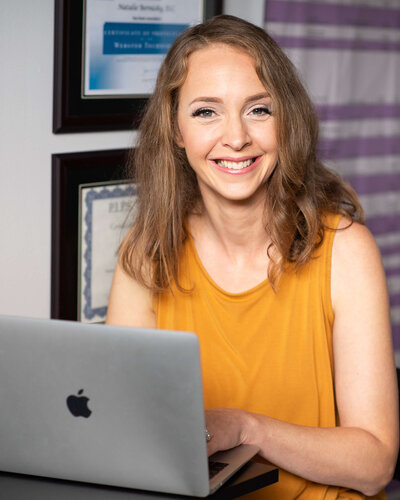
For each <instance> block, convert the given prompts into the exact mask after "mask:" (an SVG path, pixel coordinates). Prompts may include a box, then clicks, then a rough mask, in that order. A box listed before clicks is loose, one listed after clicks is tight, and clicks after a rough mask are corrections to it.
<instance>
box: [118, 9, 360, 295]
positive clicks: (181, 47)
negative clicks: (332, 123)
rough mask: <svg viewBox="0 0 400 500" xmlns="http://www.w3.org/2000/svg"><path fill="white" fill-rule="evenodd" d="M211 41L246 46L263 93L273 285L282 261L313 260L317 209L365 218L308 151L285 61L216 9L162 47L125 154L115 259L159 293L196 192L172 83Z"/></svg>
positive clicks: (300, 101)
mask: <svg viewBox="0 0 400 500" xmlns="http://www.w3.org/2000/svg"><path fill="white" fill-rule="evenodd" d="M215 43H218V44H220V43H223V44H227V45H230V46H232V47H236V48H238V49H240V50H243V51H245V52H246V53H248V54H249V55H250V56H251V57H252V58H253V59H254V61H255V65H256V71H257V74H258V77H259V78H260V80H261V82H262V83H263V84H264V86H265V88H266V89H268V92H269V93H270V95H271V98H272V103H273V115H274V116H275V120H276V124H277V139H278V164H277V167H276V168H275V170H274V172H273V174H272V175H271V176H270V178H269V179H268V181H267V183H266V185H265V214H266V219H265V220H266V223H265V229H266V231H267V232H268V234H269V236H270V238H271V242H272V243H271V245H270V247H269V251H271V250H273V251H272V252H270V254H271V255H272V256H273V258H271V260H270V264H269V269H268V277H269V280H270V282H271V284H272V285H274V284H276V281H277V279H278V278H279V276H280V275H281V274H282V272H284V270H285V266H286V264H287V263H294V264H295V265H296V266H301V265H303V264H305V263H306V262H308V261H309V260H310V259H311V258H312V255H313V252H314V250H315V248H316V247H318V246H319V245H320V244H321V243H322V240H323V235H324V231H325V229H326V228H325V226H324V222H323V219H324V217H323V215H324V213H328V212H330V213H341V214H343V215H347V216H348V217H349V218H350V219H351V221H353V220H357V221H359V222H364V214H363V210H362V208H361V206H360V204H359V202H358V200H357V196H356V194H355V192H354V191H353V189H352V188H351V187H350V186H349V185H347V184H346V183H345V182H344V181H343V180H342V179H340V177H339V176H337V175H336V174H334V173H333V172H331V171H330V170H328V169H327V168H325V167H324V166H323V165H322V164H321V162H320V161H319V160H318V158H317V142H318V119H317V117H316V113H315V110H314V107H313V105H312V103H311V101H310V98H309V97H308V95H307V92H306V91H305V89H304V87H303V85H302V84H301V82H300V79H299V78H298V76H297V73H296V70H295V68H294V66H293V65H292V63H291V62H290V60H289V59H288V58H287V57H286V55H285V54H284V53H283V51H282V50H281V49H280V48H279V46H278V45H277V44H276V43H275V42H274V40H273V39H272V38H271V37H270V36H269V35H268V34H267V33H266V32H265V31H264V30H262V29H261V28H258V27H256V26H254V25H252V24H250V23H248V22H246V21H244V20H242V19H239V18H236V17H233V16H227V15H222V16H217V17H214V18H213V19H211V20H209V21H207V22H205V23H203V24H199V25H197V26H194V27H192V28H190V29H188V30H187V31H185V32H184V33H183V34H182V35H181V36H180V37H179V38H178V39H177V40H176V41H175V43H174V44H173V46H172V47H171V49H170V51H169V52H168V54H167V56H166V58H165V60H164V62H163V64H162V66H161V69H160V71H159V74H158V78H157V82H156V86H155V90H154V93H153V95H152V97H151V98H150V100H149V102H148V106H147V109H146V112H145V114H144V117H143V120H142V122H141V127H140V136H139V141H138V144H137V147H136V149H135V150H134V151H133V153H132V155H131V158H130V160H129V165H130V167H131V168H132V175H134V178H135V180H136V182H137V184H138V187H139V198H138V205H137V215H136V217H135V221H134V224H133V226H132V228H131V230H130V232H129V233H128V235H127V237H126V238H125V240H124V243H123V244H122V246H121V249H120V261H121V263H122V266H123V269H124V270H125V272H127V273H128V274H129V275H130V276H132V277H133V278H134V279H136V280H137V281H138V282H140V283H141V284H143V285H145V286H146V287H149V288H150V289H151V290H153V291H154V292H159V291H162V290H167V289H168V288H169V286H170V284H171V282H172V280H174V281H175V283H176V284H177V286H178V287H179V288H181V286H180V283H179V280H178V271H179V258H180V253H181V249H182V246H183V243H184V242H185V239H186V238H187V236H188V235H187V230H186V227H185V219H186V218H187V216H188V215H189V213H191V212H192V211H193V210H194V209H195V207H196V206H198V204H199V201H201V196H200V192H199V188H198V184H197V179H196V176H195V174H194V171H193V170H192V168H191V167H190V165H189V163H188V160H187V158H186V154H185V151H184V150H183V149H181V148H179V147H178V146H177V144H176V142H175V137H176V131H177V130H176V127H177V108H178V100H179V90H180V88H181V87H182V85H183V83H184V81H185V78H186V74H187V70H188V60H189V56H190V55H191V54H192V53H193V52H195V51H196V50H200V49H203V48H205V47H208V46H209V45H211V44H215ZM133 172H134V174H133ZM181 289H182V288H181Z"/></svg>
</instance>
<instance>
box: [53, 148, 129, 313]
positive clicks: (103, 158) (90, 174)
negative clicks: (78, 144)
mask: <svg viewBox="0 0 400 500" xmlns="http://www.w3.org/2000/svg"><path fill="white" fill-rule="evenodd" d="M128 151H129V150H127V149H116V150H105V151H89V152H80V153H62V154H54V155H52V221H51V225H52V229H51V240H52V241H51V311H50V317H51V318H53V319H66V320H78V319H81V320H82V321H90V322H92V321H93V322H95V321H96V322H97V321H99V322H100V321H102V319H104V316H105V310H104V307H105V306H106V305H107V304H106V301H105V300H104V299H103V302H101V299H100V297H101V294H102V293H103V296H104V293H107V292H104V291H103V292H101V290H105V289H106V288H107V286H109V285H107V283H106V281H107V279H106V278H105V276H107V274H108V280H110V275H111V267H112V266H113V259H115V257H116V256H115V251H116V247H117V246H118V242H117V241H116V240H115V238H117V236H118V237H122V236H123V231H124V230H126V226H125V228H122V227H121V228H118V227H116V226H115V227H114V229H115V230H114V231H112V230H110V231H109V230H107V228H106V229H104V228H103V227H102V225H101V224H102V221H101V220H100V219H99V217H100V216H101V210H104V206H103V207H102V206H101V205H102V203H101V200H103V204H104V203H105V204H106V205H107V204H108V203H111V202H115V203H116V204H117V205H114V208H111V209H110V214H109V216H108V218H107V220H106V219H105V221H104V222H105V223H109V224H111V223H112V224H122V225H126V224H128V220H126V217H122V216H123V214H126V209H127V203H128V201H127V197H128V196H130V195H132V202H133V201H134V197H135V186H134V185H132V184H131V183H133V180H132V179H128V178H127V177H126V173H125V164H126V160H127V155H128ZM106 198H107V200H106ZM85 204H86V207H84V210H85V211H86V212H84V213H83V214H82V210H80V206H81V207H83V206H84V205H85ZM122 208H123V211H122ZM118 210H119V211H120V212H119V214H118ZM99 214H100V215H99ZM120 216H121V217H120ZM82 217H85V218H84V219H82ZM122 219H123V220H122ZM121 221H122V222H121ZM108 238H110V243H109V244H108V242H107V241H106V239H108ZM99 239H100V243H98V242H99ZM98 244H99V245H101V246H102V248H100V247H97V245H98ZM108 246H109V247H110V248H107V250H105V248H106V247H108ZM88 248H89V250H90V252H91V256H89V255H88V254H87V253H86V254H85V252H86V251H87V250H88ZM95 267H96V269H95ZM98 269H99V274H98V276H97V272H98ZM106 270H107V271H108V273H107V272H106ZM81 272H82V273H85V274H84V276H83V278H82V277H81ZM94 273H96V276H94ZM85 307H86V309H85ZM100 313H101V314H100Z"/></svg>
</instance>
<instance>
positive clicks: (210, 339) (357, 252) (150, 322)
mask: <svg viewBox="0 0 400 500" xmlns="http://www.w3.org/2000/svg"><path fill="white" fill-rule="evenodd" d="M317 136H318V125H317V120H316V117H315V113H314V111H313V108H312V105H311V103H310V100H309V98H308V96H307V94H306V92H305V90H304V89H303V87H302V85H301V83H300V82H299V80H298V78H297V76H296V74H295V71H294V69H293V67H292V65H291V63H290V62H289V60H288V59H287V58H286V56H285V55H284V54H283V52H282V51H281V50H280V49H279V47H277V45H276V44H275V43H274V41H273V40H272V39H271V38H270V37H269V36H268V35H267V34H266V33H265V32H264V31H263V30H261V29H259V28H257V27H255V26H253V25H251V24H249V23H247V22H245V21H243V20H240V19H237V18H234V17H230V16H219V17H217V18H214V19H212V20H211V21H208V22H206V23H205V24H202V25H199V26H196V27H194V28H191V29H189V30H188V31H186V32H185V33H184V34H182V35H181V37H180V38H179V39H178V40H177V41H176V42H175V44H174V45H173V47H172V48H171V50H170V52H169V53H168V55H167V57H166V59H165V61H164V63H163V65H162V67H161V70H160V73H159V76H158V80H157V85H156V88H155V91H154V95H153V96H152V98H151V99H150V102H149V105H148V108H147V111H146V114H145V116H144V119H143V122H142V128H141V136H140V139H139V144H138V146H137V149H136V154H135V157H134V159H133V160H132V164H133V163H134V164H135V166H136V179H137V182H138V183H139V186H140V198H139V204H138V215H137V217H136V221H135V224H134V226H133V227H132V229H131V231H130V233H129V234H128V236H127V237H126V239H125V241H124V243H123V245H122V247H121V253H120V258H119V262H118V265H117V268H116V271H115V275H114V280H113V285H112V290H111V294H110V302H109V310H108V318H107V321H108V323H113V324H120V325H131V326H141V327H157V328H168V329H181V330H188V331H194V332H195V333H196V334H197V335H198V336H199V339H200V346H201V356H202V369H203V378H204V397H205V407H206V422H207V429H208V430H209V433H210V435H211V440H210V441H209V443H208V451H209V453H210V454H212V453H214V452H215V451H217V450H221V449H228V448H231V447H233V446H236V445H239V444H240V443H253V444H256V445H258V447H259V448H260V457H262V458H264V459H267V460H269V461H271V462H273V463H275V464H276V465H278V466H279V467H280V468H281V472H280V480H279V483H278V484H277V485H274V486H271V487H268V488H266V489H265V490H262V491H261V492H259V495H261V496H262V498H273V499H280V498H282V499H289V498H290V499H291V498H329V499H334V498H353V499H356V498H357V499H359V498H364V496H365V495H367V496H375V498H384V493H383V492H382V491H381V490H382V489H383V488H384V486H385V485H386V484H387V483H388V482H389V481H390V479H391V476H392V474H393V468H394V464H395V460H396V455H397V451H398V435H397V423H398V420H397V419H398V415H397V399H396V395H397V390H396V387H397V386H396V379H395V369H394V362H393V352H392V343H391V333H390V320H389V306H388V296H387V290H386V284H385V277H384V271H383V269H382V264H381V260H380V256H379V252H378V250H377V247H376V245H375V243H374V241H373V239H372V237H371V235H370V233H369V232H368V230H367V229H366V228H365V226H364V225H363V224H362V223H363V213H362V209H361V207H360V205H359V203H358V201H357V198H356V196H355V194H354V192H353V191H352V190H351V188H350V187H348V186H347V185H345V184H344V183H343V182H342V181H341V180H340V179H339V178H338V177H336V176H335V175H334V174H332V173H330V172H329V171H328V170H326V169H325V168H324V167H323V166H322V165H321V164H320V163H319V161H318V160H317V157H316V144H317ZM353 490H354V491H353ZM379 492H381V493H379Z"/></svg>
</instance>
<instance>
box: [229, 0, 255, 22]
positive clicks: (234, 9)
mask: <svg viewBox="0 0 400 500" xmlns="http://www.w3.org/2000/svg"><path fill="white" fill-rule="evenodd" d="M224 13H225V14H230V15H232V16H237V17H241V18H242V19H246V21H250V22H251V23H253V24H256V25H257V26H261V27H263V26H264V0H225V2H224Z"/></svg>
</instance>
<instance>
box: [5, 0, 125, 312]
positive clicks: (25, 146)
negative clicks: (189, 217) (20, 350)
mask: <svg viewBox="0 0 400 500" xmlns="http://www.w3.org/2000/svg"><path fill="white" fill-rule="evenodd" d="M0 8H1V14H0V113H1V114H0V314H15V315H21V316H33V317H43V318H46V317H49V316H50V265H51V262H50V260H51V259H50V253H51V227H50V225H51V154H52V153H63V152H70V151H90V150H97V149H117V148H124V147H128V146H129V145H131V144H132V137H133V133H131V132H104V133H85V134H62V135H54V134H52V131H51V130H52V95H53V25H54V0H18V1H15V0H0Z"/></svg>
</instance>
